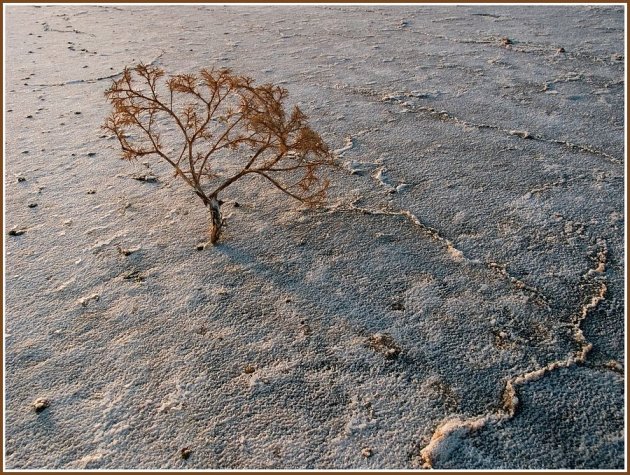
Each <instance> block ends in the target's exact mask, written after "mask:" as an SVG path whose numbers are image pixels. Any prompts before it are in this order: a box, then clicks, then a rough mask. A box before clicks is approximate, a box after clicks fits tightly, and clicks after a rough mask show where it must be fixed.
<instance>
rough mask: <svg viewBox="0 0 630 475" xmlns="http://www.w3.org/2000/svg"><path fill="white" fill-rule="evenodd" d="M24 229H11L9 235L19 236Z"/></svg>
mask: <svg viewBox="0 0 630 475" xmlns="http://www.w3.org/2000/svg"><path fill="white" fill-rule="evenodd" d="M25 232H26V231H25V230H24V229H12V230H11V231H9V236H21V235H22V234H24V233H25Z"/></svg>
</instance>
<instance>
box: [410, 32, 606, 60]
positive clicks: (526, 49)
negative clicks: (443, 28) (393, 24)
mask: <svg viewBox="0 0 630 475" xmlns="http://www.w3.org/2000/svg"><path fill="white" fill-rule="evenodd" d="M411 31H412V32H413V33H416V34H419V35H424V36H428V37H429V38H433V39H439V40H446V41H450V42H452V43H457V44H487V45H493V46H495V47H498V48H502V49H506V50H508V51H514V52H516V53H525V54H534V55H538V56H547V55H551V57H555V56H557V55H558V54H559V51H558V49H559V47H558V46H551V45H547V44H538V43H531V42H528V41H515V42H511V41H512V39H511V38H510V39H509V40H508V41H510V42H509V43H506V42H505V40H506V39H507V37H496V36H490V37H487V38H483V39H457V38H451V37H449V36H446V35H436V34H431V33H427V32H426V31H418V30H411ZM562 54H563V57H565V58H567V59H583V60H587V61H592V62H594V63H609V62H610V60H608V59H605V58H602V57H599V56H597V55H594V54H591V53H585V52H581V51H576V52H574V53H573V52H571V53H567V52H563V53H562Z"/></svg>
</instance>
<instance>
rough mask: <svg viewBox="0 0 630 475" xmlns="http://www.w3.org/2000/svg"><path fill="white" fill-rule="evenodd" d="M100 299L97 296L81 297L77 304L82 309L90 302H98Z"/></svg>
mask: <svg viewBox="0 0 630 475" xmlns="http://www.w3.org/2000/svg"><path fill="white" fill-rule="evenodd" d="M100 299H101V296H100V295H99V294H92V295H90V296H89V297H83V298H81V299H79V303H80V304H81V306H82V307H87V306H88V304H89V303H90V301H92V300H94V301H95V302H98V301H99V300H100Z"/></svg>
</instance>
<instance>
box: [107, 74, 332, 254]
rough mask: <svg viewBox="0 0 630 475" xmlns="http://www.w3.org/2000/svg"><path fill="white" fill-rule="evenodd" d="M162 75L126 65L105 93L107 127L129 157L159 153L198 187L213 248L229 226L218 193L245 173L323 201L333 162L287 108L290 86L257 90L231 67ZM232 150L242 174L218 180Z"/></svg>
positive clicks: (304, 121) (313, 202) (318, 140)
mask: <svg viewBox="0 0 630 475" xmlns="http://www.w3.org/2000/svg"><path fill="white" fill-rule="evenodd" d="M164 76H165V73H164V71H163V70H162V69H160V68H158V67H154V66H147V65H143V64H140V65H138V66H136V67H135V68H132V69H129V68H126V69H125V70H124V72H123V74H122V76H121V77H120V79H117V80H115V81H114V82H113V84H112V85H111V87H110V88H109V89H108V90H107V91H106V93H105V95H106V96H107V99H108V100H109V102H111V104H112V106H113V110H112V113H111V114H110V116H109V117H108V118H107V119H106V122H105V124H104V126H103V127H104V128H105V129H106V130H108V131H109V132H111V133H113V134H114V135H115V136H116V138H117V139H118V141H119V142H120V145H121V147H122V157H123V158H124V159H127V160H132V159H136V158H140V157H145V156H157V157H159V158H160V159H163V160H165V161H166V162H168V163H169V164H170V165H171V166H172V167H173V169H174V171H175V175H176V176H179V177H181V178H182V179H183V180H184V181H185V182H186V183H188V185H190V186H191V187H192V188H193V190H194V191H195V193H196V194H197V196H199V198H200V199H201V200H202V201H203V203H204V205H206V206H207V207H208V208H209V209H210V211H211V215H212V216H211V218H212V226H211V239H210V240H211V242H212V243H215V242H216V241H217V239H218V238H219V234H220V232H221V226H222V224H223V223H222V218H221V213H220V208H219V207H220V203H221V201H220V200H219V199H218V195H219V193H220V192H221V191H223V190H225V188H227V187H228V186H230V185H231V184H232V183H234V182H235V181H237V180H239V179H241V178H243V177H245V176H248V175H257V176H260V177H263V178H265V179H266V180H268V181H269V182H271V183H272V184H273V185H274V186H276V187H277V188H278V189H280V190H282V191H283V192H284V193H286V194H288V195H289V196H291V197H293V198H295V199H297V200H299V201H301V202H302V203H305V204H307V205H310V206H313V205H317V204H319V203H321V202H322V200H323V199H324V198H325V196H326V190H327V188H328V186H329V181H328V180H327V179H326V178H325V177H323V176H322V170H323V168H326V167H331V166H334V165H335V162H334V158H333V155H332V154H331V153H330V151H329V149H328V147H327V146H326V144H325V143H324V142H323V140H322V138H321V137H320V136H319V134H318V133H316V132H315V131H314V130H313V129H311V128H310V127H309V126H308V123H307V117H306V116H305V115H304V114H303V113H302V111H301V110H300V109H299V108H298V107H294V108H293V110H292V111H291V112H290V113H287V112H286V111H285V106H284V101H285V99H286V98H287V91H286V89H283V88H281V87H279V86H274V85H272V84H263V85H258V86H257V85H254V81H253V80H252V79H251V78H249V77H245V76H238V75H235V74H233V73H232V72H231V71H230V70H229V69H220V70H214V69H212V70H208V69H202V70H201V72H200V73H199V74H198V75H193V74H178V75H175V76H172V77H170V78H168V79H167V78H165V77H164ZM174 133H175V134H176V137H177V138H175V139H173V135H174ZM165 136H167V138H165ZM173 140H175V141H176V142H179V143H172V142H173ZM242 149H247V150H248V151H249V152H250V153H249V154H248V155H246V154H245V153H244V152H243V150H242ZM226 151H227V152H229V155H230V159H233V160H236V161H238V163H239V165H238V167H237V170H238V171H237V172H235V173H234V174H233V175H231V176H229V177H227V178H224V179H223V180H219V177H218V176H217V175H216V174H215V173H214V172H213V165H214V163H213V162H214V161H215V160H216V159H217V157H219V156H223V157H225V153H224V152H226Z"/></svg>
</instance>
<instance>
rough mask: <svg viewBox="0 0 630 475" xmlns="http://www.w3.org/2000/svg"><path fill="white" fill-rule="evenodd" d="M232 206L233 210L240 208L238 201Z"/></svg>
mask: <svg viewBox="0 0 630 475" xmlns="http://www.w3.org/2000/svg"><path fill="white" fill-rule="evenodd" d="M232 206H234V207H235V208H240V207H241V204H240V203H239V202H238V201H235V202H234V204H233V205H232Z"/></svg>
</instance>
